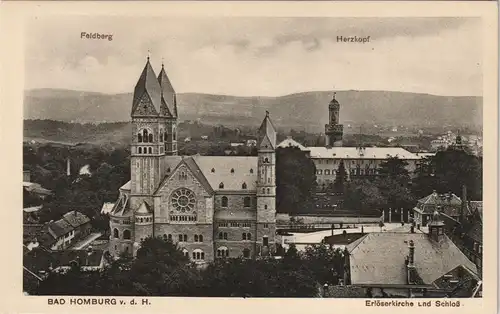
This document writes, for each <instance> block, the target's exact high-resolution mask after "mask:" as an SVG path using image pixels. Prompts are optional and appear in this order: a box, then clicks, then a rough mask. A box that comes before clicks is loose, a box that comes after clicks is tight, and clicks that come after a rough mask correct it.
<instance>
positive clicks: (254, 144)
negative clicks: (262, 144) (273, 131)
mask: <svg viewBox="0 0 500 314" xmlns="http://www.w3.org/2000/svg"><path fill="white" fill-rule="evenodd" d="M247 146H248V147H255V146H257V140H247Z"/></svg>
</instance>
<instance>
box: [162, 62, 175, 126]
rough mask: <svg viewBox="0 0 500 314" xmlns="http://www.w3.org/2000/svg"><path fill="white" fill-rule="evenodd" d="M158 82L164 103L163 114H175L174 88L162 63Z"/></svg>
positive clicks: (173, 115)
mask: <svg viewBox="0 0 500 314" xmlns="http://www.w3.org/2000/svg"><path fill="white" fill-rule="evenodd" d="M158 82H159V83H160V86H161V91H162V96H163V101H164V102H165V105H166V107H165V112H163V115H165V116H172V117H175V116H177V112H176V111H177V110H176V108H175V107H174V97H175V90H174V87H173V86H172V83H171V82H170V80H169V79H168V76H167V72H166V71H165V67H164V66H163V65H162V66H161V71H160V74H159V75H158Z"/></svg>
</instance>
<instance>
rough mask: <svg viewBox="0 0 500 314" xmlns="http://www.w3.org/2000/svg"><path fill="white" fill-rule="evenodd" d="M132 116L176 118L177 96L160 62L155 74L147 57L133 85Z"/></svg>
mask: <svg viewBox="0 0 500 314" xmlns="http://www.w3.org/2000/svg"><path fill="white" fill-rule="evenodd" d="M132 116H162V117H167V118H177V97H176V94H175V90H174V88H173V86H172V83H171V82H170V80H169V78H168V76H167V73H166V71H165V67H164V65H163V63H162V66H161V71H160V74H159V75H158V76H156V73H155V71H154V70H153V67H152V66H151V63H150V61H149V56H148V58H147V62H146V65H145V66H144V69H143V70H142V73H141V75H140V77H139V80H138V81H137V84H136V85H135V89H134V98H133V104H132Z"/></svg>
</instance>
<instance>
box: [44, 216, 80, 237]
mask: <svg viewBox="0 0 500 314" xmlns="http://www.w3.org/2000/svg"><path fill="white" fill-rule="evenodd" d="M48 228H49V232H50V234H51V235H52V236H53V237H54V238H56V239H57V238H59V237H61V236H63V235H65V234H68V233H69V232H71V231H72V230H73V229H74V228H73V227H72V226H71V225H70V224H69V222H67V221H66V220H64V219H59V220H57V221H52V222H49V223H48Z"/></svg>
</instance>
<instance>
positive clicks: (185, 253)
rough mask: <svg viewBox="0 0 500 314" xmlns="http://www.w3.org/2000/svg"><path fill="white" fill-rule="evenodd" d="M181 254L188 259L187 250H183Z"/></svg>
mask: <svg viewBox="0 0 500 314" xmlns="http://www.w3.org/2000/svg"><path fill="white" fill-rule="evenodd" d="M182 254H184V256H185V257H188V258H189V251H188V250H187V249H183V250H182Z"/></svg>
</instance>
